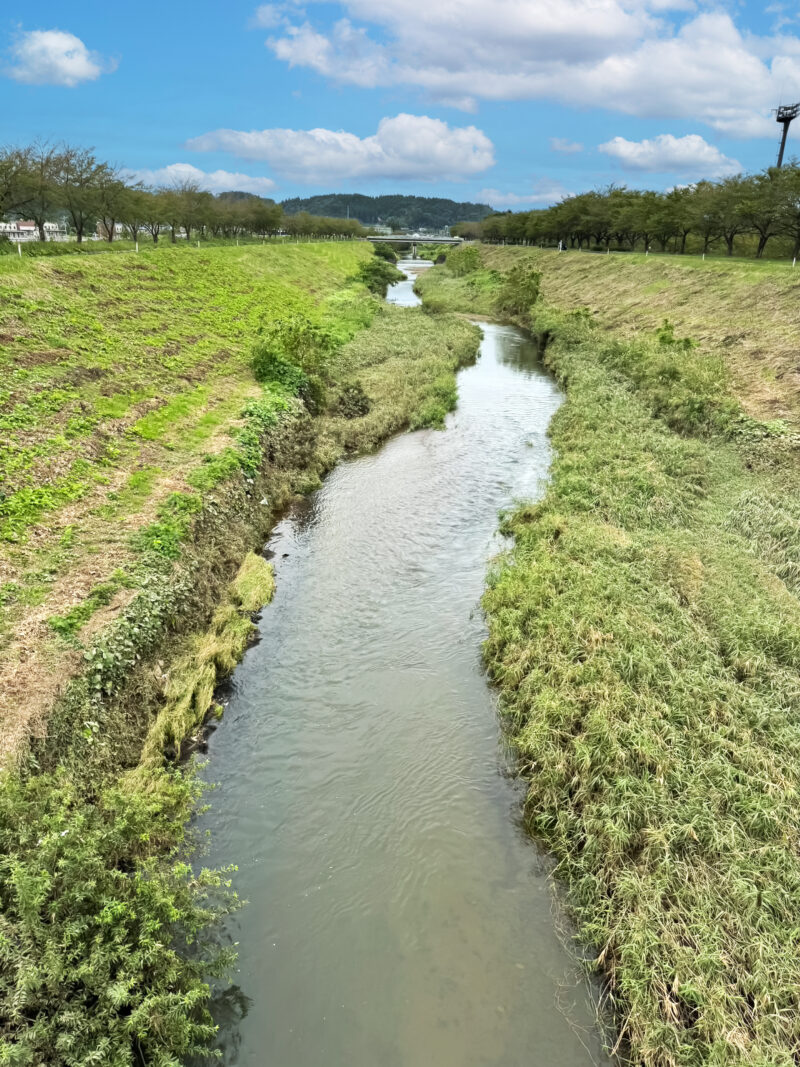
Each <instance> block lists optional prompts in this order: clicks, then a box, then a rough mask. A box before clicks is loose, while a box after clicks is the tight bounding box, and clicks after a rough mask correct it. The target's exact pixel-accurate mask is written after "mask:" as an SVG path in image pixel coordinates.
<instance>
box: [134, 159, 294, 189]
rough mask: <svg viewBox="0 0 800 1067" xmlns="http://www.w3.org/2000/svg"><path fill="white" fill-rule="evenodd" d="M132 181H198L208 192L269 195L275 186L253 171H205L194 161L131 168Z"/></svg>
mask: <svg viewBox="0 0 800 1067" xmlns="http://www.w3.org/2000/svg"><path fill="white" fill-rule="evenodd" d="M126 173H127V174H128V175H129V176H130V178H131V179H132V180H133V181H139V182H144V184H145V185H156V186H167V187H169V186H173V185H179V184H180V183H181V182H197V184H198V185H199V186H200V188H201V189H205V190H207V191H208V192H209V193H227V192H232V191H234V190H235V191H237V192H242V193H257V194H258V195H259V196H266V195H267V194H269V193H271V192H272V190H273V189H274V188H275V182H274V181H272V179H271V178H258V177H253V176H252V175H250V174H240V173H238V172H235V171H229V170H214V171H210V172H207V171H204V170H200V168H199V167H194V166H192V164H191V163H170V164H169V166H167V167H161V168H159V169H158V170H129V171H127V172H126Z"/></svg>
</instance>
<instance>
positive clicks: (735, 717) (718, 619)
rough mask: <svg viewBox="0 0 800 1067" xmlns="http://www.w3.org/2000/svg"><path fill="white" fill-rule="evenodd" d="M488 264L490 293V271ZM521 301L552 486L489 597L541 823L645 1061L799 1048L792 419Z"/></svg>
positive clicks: (619, 1023) (718, 1059)
mask: <svg viewBox="0 0 800 1067" xmlns="http://www.w3.org/2000/svg"><path fill="white" fill-rule="evenodd" d="M586 258H588V257H586ZM598 258H600V257H598ZM607 258H609V259H613V257H607ZM493 262H495V263H496V262H497V260H494V261H493ZM550 262H551V260H550V259H547V260H543V261H542V263H543V266H544V269H545V273H544V276H543V279H542V287H543V290H544V292H545V293H546V294H548V293H549V294H552V293H553V292H554V290H555V289H556V286H557V283H554V282H553V281H552V279H549V278H548V274H547V267H548V265H549V263H550ZM585 269H592V270H594V269H597V270H598V271H600V270H601V269H602V267H601V266H599V265H598V266H597V267H594V266H593V267H591V268H588V267H587V268H585ZM616 269H617V268H615V267H612V268H611V270H612V271H615V270H616ZM481 271H483V276H482V277H481V275H480V273H478V276H477V277H475V278H473V280H472V284H473V287H474V288H475V289H476V290H478V291H480V289H481V287H486V286H489V287H491V286H492V285H493V284H495V281H496V280H495V281H492V279H491V277H489V275H488V274H487V273H486V272H485V268H481ZM434 273H435V272H429V274H428V276H426V278H425V279H424V281H423V289H424V287H425V286H426V285H430V286H431V287H432V289H433V291H434V293H436V294H437V295H438V297H439V299H440V300H441V301H442V302H447V301H449V306H453V305H454V304H455V303H456V302H457V294H458V293H459V290H463V289H464V287H465V285H466V284H467V282H466V281H465V279H458V278H448V276H447V272H446V271H444V272H442V273H441V274H440V276H439V279H438V281H435V280H433V279H431V274H434ZM674 296H675V294H673V297H674ZM578 302H579V303H580V304H581V305H585V304H587V303H590V302H591V301H590V299H589V298H587V295H586V294H583V298H582V299H579V300H578ZM609 303H610V297H609V298H608V299H607V301H606V304H607V305H608V304H609ZM530 321H531V326H532V328H533V329H534V330H535V331H536V332H537V333H538V334H539V336H540V338H541V339H542V343H543V345H546V357H545V358H546V360H547V362H548V364H549V365H550V366H551V367H552V369H553V370H554V372H555V373H556V374H557V375H558V377H559V379H560V381H561V382H562V383H563V385H564V387H565V389H566V396H567V399H566V402H565V404H564V405H563V406H562V408H561V409H560V410H559V412H558V413H557V415H556V416H555V418H554V420H553V424H552V428H551V435H552V440H553V444H554V448H555V459H554V463H553V469H552V479H551V483H550V485H549V487H548V490H547V492H546V494H545V496H544V498H543V499H542V500H541V501H540V502H539V503H537V504H535V505H523V506H520V507H519V508H517V509H516V510H515V511H514V512H513V513H511V514H510V515H509V516H508V517H507V519H506V529H507V531H508V532H509V533H511V534H513V536H514V538H515V543H514V548H513V549H512V550H511V552H510V553H509V554H508V556H507V557H505V558H504V559H503V560H501V561H500V562H499V564H498V566H497V568H496V569H495V571H494V572H493V574H492V575H491V579H490V583H489V589H488V591H487V594H486V598H485V608H486V612H487V617H488V624H489V631H490V635H489V639H488V642H487V645H486V660H487V663H488V666H489V669H490V671H491V673H492V675H493V677H494V678H495V679H496V681H497V682H498V684H499V686H500V690H501V694H502V704H503V711H504V715H505V718H506V721H507V724H508V729H509V731H510V732H511V734H512V736H513V737H514V739H515V742H516V744H517V746H518V750H519V754H520V761H521V769H522V772H523V773H524V775H525V777H526V778H527V780H528V783H529V786H528V797H527V805H526V813H527V819H528V822H529V825H530V827H531V830H532V831H533V833H534V834H535V835H536V836H537V837H538V838H539V839H540V840H542V841H543V842H545V843H546V845H547V846H548V848H549V849H550V850H551V851H552V853H553V855H554V856H555V858H556V861H557V872H558V874H559V876H560V877H561V878H563V879H564V882H565V884H566V887H567V889H568V894H569V900H570V903H571V906H572V909H573V914H574V915H575V917H576V920H577V923H578V928H579V934H580V937H581V939H582V940H583V941H584V942H585V943H586V944H588V945H590V946H592V947H593V948H594V949H595V950H596V953H597V956H596V965H597V967H598V969H599V970H600V971H601V972H602V973H603V974H604V975H605V976H606V978H607V981H608V990H609V999H610V1004H611V1006H612V1008H613V1010H614V1021H615V1024H616V1028H617V1034H618V1046H619V1047H622V1048H623V1049H624V1048H627V1049H628V1050H629V1051H630V1053H631V1058H632V1060H633V1062H636V1063H641V1064H646V1065H648V1067H678V1065H687V1064H707V1063H714V1064H717V1065H726V1067H727V1065H734V1064H736V1065H744V1064H748V1065H753V1064H764V1065H766V1064H786V1065H789V1064H792V1063H793V1062H794V1061H795V1058H796V1049H797V1047H798V1043H799V1042H800V1015H798V1012H797V1010H796V989H797V984H798V980H800V946H799V945H798V941H797V937H796V916H797V909H798V905H799V904H800V847H799V846H798V842H799V841H800V808H798V804H797V798H798V795H800V726H799V725H798V723H800V601H799V600H798V594H799V593H800V585H798V580H797V573H798V564H797V559H798V552H800V509H798V506H797V499H798V497H797V489H798V481H799V480H800V479H798V468H797V449H798V441H797V439H796V437H794V436H793V435H792V434H791V433H789V432H788V431H787V430H786V429H785V428H784V427H781V426H780V425H774V424H771V425H766V424H764V423H761V422H758V421H756V420H755V419H753V418H751V417H749V416H748V415H747V414H746V413H745V412H744V411H743V410H742V408H741V406H740V404H739V402H738V398H737V397H736V395H735V393H734V390H733V388H732V374H731V370H730V368H729V367H728V366H726V364H725V363H724V362H723V361H722V360H721V359H719V358H717V357H716V356H715V355H714V354H713V353H707V352H704V351H703V349H702V348H697V347H695V346H694V345H693V344H692V343H691V342H690V341H687V340H684V339H681V338H680V337H676V335H675V331H674V330H672V329H669V328H666V329H662V330H661V331H660V332H659V333H658V334H657V335H654V334H650V335H647V334H646V333H645V332H644V331H641V332H639V333H638V334H637V336H636V337H634V338H631V337H630V336H620V335H619V334H614V333H610V332H608V331H607V330H604V329H603V328H602V326H601V325H599V324H597V323H596V322H595V321H593V317H592V316H591V315H590V314H588V313H587V312H586V311H582V310H579V311H576V312H569V311H568V310H567V311H555V310H553V309H548V308H547V307H544V306H542V307H536V308H532V309H531V316H530Z"/></svg>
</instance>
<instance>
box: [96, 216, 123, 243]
mask: <svg viewBox="0 0 800 1067" xmlns="http://www.w3.org/2000/svg"><path fill="white" fill-rule="evenodd" d="M114 236H115V237H124V236H125V227H124V226H123V225H122V223H121V222H115V223H114ZM95 237H99V238H100V239H101V240H103V241H105V240H107V239H108V227H107V226H106V224H105V222H104V221H103V220H102V219H100V220H99V222H98V223H97V226H96V227H95Z"/></svg>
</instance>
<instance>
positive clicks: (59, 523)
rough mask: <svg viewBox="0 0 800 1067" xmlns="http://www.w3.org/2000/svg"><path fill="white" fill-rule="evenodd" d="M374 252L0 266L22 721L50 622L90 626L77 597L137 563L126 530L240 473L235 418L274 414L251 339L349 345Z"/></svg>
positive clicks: (46, 674)
mask: <svg viewBox="0 0 800 1067" xmlns="http://www.w3.org/2000/svg"><path fill="white" fill-rule="evenodd" d="M369 256H370V251H369V249H368V248H367V247H365V246H363V245H357V244H344V243H338V244H337V243H322V244H318V245H310V244H302V245H293V246H276V245H267V246H265V247H263V248H262V247H260V246H247V247H242V248H236V247H223V248H210V249H202V250H196V249H195V250H191V249H185V248H181V249H170V248H158V249H156V250H151V251H142V252H141V253H140V254H139V255H138V256H135V255H132V256H123V255H119V256H96V257H92V256H74V257H69V256H66V257H61V258H58V259H55V260H37V259H19V258H18V257H7V258H6V259H4V260H3V261H2V262H0V370H1V371H2V386H0V582H1V583H2V587H3V589H4V591H5V592H4V596H3V606H2V611H0V635H1V636H2V637H4V638H5V642H6V648H5V649H4V650H3V652H2V653H0V679H2V680H3V682H4V685H5V690H6V693H7V697H8V701H9V704H10V705H11V708H12V709H13V711H14V712H15V713H16V712H17V711H19V710H20V709H22V708H27V710H28V711H29V712H30V713H31V714H34V715H35V714H39V713H40V712H42V711H43V710H44V709H46V707H47V705H48V704H49V703H51V702H52V699H53V697H54V694H55V691H56V690H55V689H54V688H53V685H52V684H51V683H52V682H53V680H54V679H55V678H57V677H58V676H59V673H60V668H59V667H58V661H59V659H62V660H63V658H64V652H63V651H59V644H58V634H57V633H56V632H55V631H54V629H53V627H52V626H51V625H50V624H49V622H48V620H49V619H50V618H64V617H67V616H69V617H70V618H72V619H73V620H75V619H78V618H82V619H83V620H84V622H88V621H89V620H90V619H91V617H92V614H93V613H91V612H89V611H88V610H87V608H86V606H85V604H84V601H89V600H90V599H91V594H92V590H93V589H95V588H96V587H97V586H98V585H100V584H102V583H103V582H104V581H106V580H107V578H108V576H109V575H110V574H111V573H113V572H114V571H116V570H119V569H120V568H126V567H127V568H129V569H130V568H131V567H135V566H136V551H135V547H136V544H137V542H136V540H135V538H134V536H133V535H134V534H135V533H136V531H137V530H138V528H139V527H140V526H146V525H147V524H148V523H152V522H153V521H154V520H156V521H157V520H158V517H157V515H156V514H155V513H156V511H157V510H158V508H159V506H160V505H161V503H162V502H163V500H164V499H165V498H166V497H168V496H169V494H170V493H174V492H176V491H185V490H187V489H201V490H203V491H209V490H210V489H212V488H213V486H214V485H216V484H217V483H218V482H219V480H220V479H221V478H224V477H227V476H229V475H231V474H232V473H235V472H236V471H237V470H239V469H240V468H241V465H242V457H243V455H244V453H243V451H242V447H241V446H239V447H237V443H236V441H235V440H234V438H235V436H236V435H237V434H238V433H240V431H241V430H242V427H243V420H242V412H243V410H244V409H245V407H246V406H247V405H248V403H252V402H256V401H257V402H259V403H267V402H270V403H271V402H273V401H274V404H275V405H278V406H279V405H280V403H282V400H281V399H280V398H277V397H272V398H270V397H269V396H267V391H265V390H264V389H263V388H262V387H261V386H260V385H259V384H258V383H257V382H256V381H255V379H254V377H253V374H252V371H251V368H250V356H251V348H252V344H253V340H254V338H255V336H256V334H257V331H258V330H259V329H260V328H263V327H264V325H265V323H268V322H270V321H273V320H275V319H277V318H280V317H282V316H285V315H287V314H296V315H303V316H306V317H308V318H309V319H311V320H312V321H315V322H319V323H321V324H323V325H324V326H325V328H326V329H328V330H329V331H330V332H331V334H332V335H333V336H334V337H335V339H336V342H337V343H338V344H342V343H345V342H346V341H347V340H348V339H349V338H350V337H352V336H353V334H354V333H356V332H357V331H358V330H360V329H363V328H365V327H366V326H367V325H368V323H369V321H370V320H371V317H372V315H373V314H374V312H375V307H376V305H377V302H376V301H375V299H374V298H373V297H371V296H370V294H369V293H368V291H367V289H366V288H365V286H364V285H363V284H361V283H360V282H359V281H358V280H357V278H356V275H357V273H358V269H359V265H360V264H362V263H363V262H364V261H365V260H368V259H369ZM220 457H222V458H220ZM67 530H69V531H71V535H70V536H71V547H70V550H69V551H68V552H65V551H60V550H59V546H60V543H61V539H62V538H63V536H64V534H65V531H67ZM139 543H140V544H141V543H142V542H141V540H140V542H139ZM43 574H44V575H45V577H44V579H43ZM94 602H95V603H98V601H97V598H96V597H95V598H94ZM81 605H83V606H81ZM18 635H24V636H22V637H21V638H20V637H19V636H18ZM70 636H75V635H74V634H71V635H70ZM32 653H33V654H35V658H36V667H35V669H34V676H33V677H31V674H30V669H29V668H28V667H27V666H26V664H27V662H28V660H29V659H30V657H31V654H32ZM39 664H41V667H40V666H39ZM62 666H63V668H64V669H65V670H68V671H69V670H71V668H67V667H66V665H62ZM9 714H11V712H10V713H9ZM20 736H21V734H20V732H19V731H17V732H15V731H13V730H11V729H8V730H7V731H6V736H5V743H4V745H1V746H0V748H6V749H8V748H9V746H11V747H13V745H14V744H16V743H17V741H19V739H20Z"/></svg>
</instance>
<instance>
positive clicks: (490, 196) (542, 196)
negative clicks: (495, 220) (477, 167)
mask: <svg viewBox="0 0 800 1067" xmlns="http://www.w3.org/2000/svg"><path fill="white" fill-rule="evenodd" d="M570 195H571V194H570V192H569V190H568V189H565V188H564V186H563V185H562V184H561V182H557V181H553V180H552V179H550V178H542V179H540V180H539V181H538V182H536V184H535V185H534V187H533V190H532V192H530V193H502V192H500V191H499V190H498V189H481V191H480V193H478V200H479V201H480V202H481V203H487V204H491V205H492V207H508V208H514V207H525V206H527V207H536V206H546V205H548V204H555V203H556V202H557V201H559V200H563V199H564V197H565V196H570Z"/></svg>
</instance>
